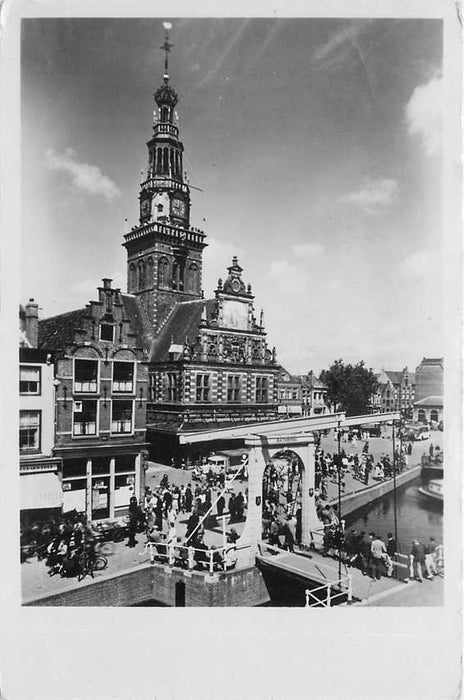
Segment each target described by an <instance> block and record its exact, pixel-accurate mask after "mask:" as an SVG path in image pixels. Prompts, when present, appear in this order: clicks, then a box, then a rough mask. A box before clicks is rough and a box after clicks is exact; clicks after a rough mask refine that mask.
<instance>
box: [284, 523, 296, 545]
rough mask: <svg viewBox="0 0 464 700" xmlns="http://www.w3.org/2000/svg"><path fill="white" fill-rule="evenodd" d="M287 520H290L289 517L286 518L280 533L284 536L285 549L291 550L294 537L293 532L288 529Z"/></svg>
mask: <svg viewBox="0 0 464 700" xmlns="http://www.w3.org/2000/svg"><path fill="white" fill-rule="evenodd" d="M289 520H290V517H288V518H287V520H286V522H285V524H284V526H283V528H282V534H283V535H284V537H285V541H284V547H285V549H287V550H288V551H289V552H293V549H294V545H295V537H294V536H293V533H292V531H291V530H290V527H289V524H288V522H289Z"/></svg>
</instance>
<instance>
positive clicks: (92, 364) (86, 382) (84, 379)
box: [74, 359, 98, 393]
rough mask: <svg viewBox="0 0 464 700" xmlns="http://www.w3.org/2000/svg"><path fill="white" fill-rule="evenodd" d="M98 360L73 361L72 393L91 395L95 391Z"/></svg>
mask: <svg viewBox="0 0 464 700" xmlns="http://www.w3.org/2000/svg"><path fill="white" fill-rule="evenodd" d="M97 377H98V360H77V359H76V360H74V391H75V392H76V393H93V392H96V391H97Z"/></svg>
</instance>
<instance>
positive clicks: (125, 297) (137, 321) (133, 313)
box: [121, 294, 153, 351]
mask: <svg viewBox="0 0 464 700" xmlns="http://www.w3.org/2000/svg"><path fill="white" fill-rule="evenodd" d="M121 302H122V305H123V309H124V317H125V318H127V319H129V320H130V325H131V330H132V331H133V333H134V334H135V335H136V336H137V339H138V341H139V343H140V345H141V347H142V348H144V349H146V350H148V351H149V350H150V347H151V344H152V342H153V331H152V328H151V326H150V324H149V322H148V319H147V315H146V313H145V311H144V309H143V306H142V304H141V302H140V299H138V298H137V297H135V296H133V295H132V294H121Z"/></svg>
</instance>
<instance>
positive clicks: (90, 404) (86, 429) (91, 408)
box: [73, 400, 97, 435]
mask: <svg viewBox="0 0 464 700" xmlns="http://www.w3.org/2000/svg"><path fill="white" fill-rule="evenodd" d="M73 419H74V426H73V435H96V434H97V401H96V400H92V401H74V409H73Z"/></svg>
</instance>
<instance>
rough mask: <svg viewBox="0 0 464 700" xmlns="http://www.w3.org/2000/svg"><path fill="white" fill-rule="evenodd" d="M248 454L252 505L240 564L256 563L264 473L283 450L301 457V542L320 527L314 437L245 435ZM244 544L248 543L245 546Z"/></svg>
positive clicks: (249, 509)
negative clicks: (315, 491) (315, 493)
mask: <svg viewBox="0 0 464 700" xmlns="http://www.w3.org/2000/svg"><path fill="white" fill-rule="evenodd" d="M245 444H246V445H247V447H249V448H250V452H249V456H248V509H247V518H246V522H245V527H244V529H243V532H242V535H241V537H240V539H239V540H238V542H237V546H238V548H239V556H240V564H243V565H250V566H251V565H252V564H253V562H254V559H255V556H256V553H257V549H258V542H260V541H261V538H262V516H263V476H264V473H265V470H266V466H267V465H268V464H269V462H271V460H272V459H273V458H274V457H276V455H278V454H279V453H280V454H281V453H282V452H283V451H285V452H287V451H291V452H292V453H294V454H295V455H296V457H298V464H299V466H300V470H301V471H300V477H301V478H300V479H299V480H300V484H301V486H300V488H301V543H302V544H305V545H309V544H310V542H311V531H312V530H317V529H318V528H319V527H320V522H319V518H318V516H317V513H316V504H315V498H314V438H313V435H312V433H308V434H306V435H301V434H300V435H287V436H284V435H275V436H274V435H253V436H250V437H247V438H246V439H245ZM241 547H245V548H244V549H241Z"/></svg>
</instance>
